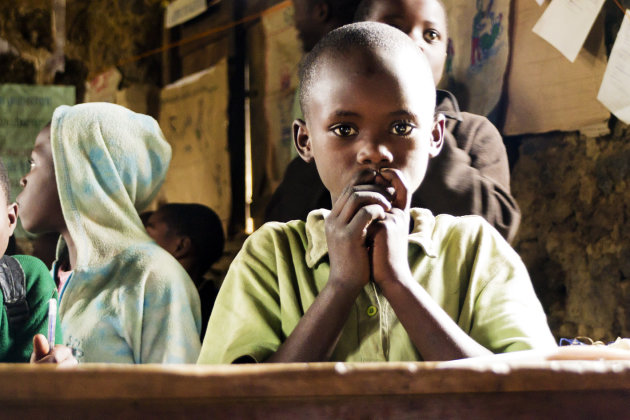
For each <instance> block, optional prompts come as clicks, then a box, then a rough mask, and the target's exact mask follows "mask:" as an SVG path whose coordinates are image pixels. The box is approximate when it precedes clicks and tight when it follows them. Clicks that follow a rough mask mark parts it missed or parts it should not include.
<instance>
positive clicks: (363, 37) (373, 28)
mask: <svg viewBox="0 0 630 420" xmlns="http://www.w3.org/2000/svg"><path fill="white" fill-rule="evenodd" d="M405 46H407V47H408V48H410V51H412V53H413V52H415V53H417V54H420V55H422V51H421V50H420V49H419V48H418V47H417V46H416V45H415V44H414V43H413V41H412V40H411V38H409V37H408V36H407V35H405V34H404V33H403V32H402V31H399V30H398V29H396V28H393V27H391V26H389V25H386V24H384V23H377V22H358V23H352V24H350V25H345V26H342V27H340V28H337V29H335V30H333V31H330V32H329V33H328V34H326V36H324V37H323V38H322V39H321V40H320V41H319V42H318V43H317V44H316V45H315V47H314V48H313V49H312V50H311V51H310V52H309V53H308V54H306V56H305V57H304V58H303V59H302V62H301V63H300V69H299V77H300V86H299V88H300V107H301V108H302V114H303V115H304V116H305V117H306V114H307V112H306V108H307V107H306V104H307V103H308V102H309V101H310V94H311V89H312V85H313V81H314V80H315V79H316V75H317V74H318V73H319V72H320V70H321V69H322V66H324V65H326V59H325V58H324V57H325V56H328V55H331V56H332V57H331V59H340V57H343V56H344V55H346V56H347V54H350V53H352V52H354V51H376V50H377V49H384V50H386V51H392V52H393V51H398V50H400V49H401V48H404V47H405Z"/></svg>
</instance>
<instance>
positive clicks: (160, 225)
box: [146, 210, 179, 255]
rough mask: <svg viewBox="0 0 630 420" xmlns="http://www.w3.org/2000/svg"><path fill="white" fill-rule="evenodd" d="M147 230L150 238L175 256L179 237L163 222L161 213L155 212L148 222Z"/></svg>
mask: <svg viewBox="0 0 630 420" xmlns="http://www.w3.org/2000/svg"><path fill="white" fill-rule="evenodd" d="M146 230H147V233H148V234H149V236H150V237H151V238H152V239H153V240H154V241H155V242H156V243H157V244H158V245H159V246H160V247H161V248H163V249H164V250H166V251H167V252H168V253H169V254H171V255H175V251H176V250H177V245H178V242H179V237H178V235H175V234H174V233H173V232H171V230H170V229H169V227H168V224H167V223H166V222H165V221H164V220H163V218H162V215H161V214H160V211H159V210H158V211H155V212H153V214H151V216H150V217H149V220H148V221H147V225H146Z"/></svg>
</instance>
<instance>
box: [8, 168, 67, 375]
mask: <svg viewBox="0 0 630 420" xmlns="http://www.w3.org/2000/svg"><path fill="white" fill-rule="evenodd" d="M9 196H10V192H9V177H8V175H7V170H6V168H5V167H4V164H3V163H2V161H0V256H2V257H1V258H0V277H2V278H0V283H2V287H0V363H8V362H28V361H29V357H30V355H31V352H32V351H33V342H32V339H33V335H35V334H38V333H41V334H46V332H47V327H48V301H49V300H50V299H51V298H55V299H56V298H57V291H56V290H55V284H54V283H53V281H52V278H51V277H50V273H49V272H48V270H47V269H46V266H45V265H44V264H43V263H42V262H41V261H40V260H38V259H37V258H34V257H30V256H28V255H15V256H13V257H9V256H8V255H4V253H5V251H6V249H7V244H8V242H9V237H10V236H11V235H12V234H13V231H14V230H15V226H16V224H17V219H18V207H17V204H15V203H11V204H9ZM5 289H6V290H7V293H6V294H5V291H4V290H5ZM16 292H17V293H16ZM7 294H13V297H11V296H7ZM55 316H56V314H55ZM56 341H57V342H61V332H60V329H57V330H56Z"/></svg>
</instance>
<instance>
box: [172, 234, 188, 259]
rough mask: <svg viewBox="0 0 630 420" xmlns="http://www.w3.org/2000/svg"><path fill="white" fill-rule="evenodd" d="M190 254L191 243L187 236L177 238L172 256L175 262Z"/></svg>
mask: <svg viewBox="0 0 630 420" xmlns="http://www.w3.org/2000/svg"><path fill="white" fill-rule="evenodd" d="M191 252H192V241H191V240H190V238H189V237H188V236H179V237H178V238H177V246H176V247H175V251H174V254H173V256H174V257H175V259H176V260H179V259H180V258H184V257H186V256H187V255H189V254H190V253H191Z"/></svg>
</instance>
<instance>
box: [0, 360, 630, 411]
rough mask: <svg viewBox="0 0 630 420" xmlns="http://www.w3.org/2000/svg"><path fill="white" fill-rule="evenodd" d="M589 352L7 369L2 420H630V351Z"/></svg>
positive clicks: (1, 368) (0, 379)
mask: <svg viewBox="0 0 630 420" xmlns="http://www.w3.org/2000/svg"><path fill="white" fill-rule="evenodd" d="M592 350H594V349H592ZM589 351H591V350H587V351H586V352H584V351H582V352H580V353H579V354H578V355H577V356H576V355H575V354H573V355H572V354H570V353H558V354H553V355H549V354H547V355H542V356H541V355H540V354H536V353H531V352H523V353H521V354H520V355H519V354H512V355H505V356H504V357H502V356H503V355H502V356H496V357H494V358H482V359H468V360H460V361H455V362H443V363H436V362H418V363H362V364H346V363H309V364H278V365H240V366H194V365H185V366H161V365H144V366H123V365H104V364H85V365H80V366H78V367H75V368H69V369H63V368H56V367H54V366H33V365H26V364H25V365H8V364H1V365H0V417H2V418H12V419H31V418H107V419H112V418H134V419H138V418H142V419H145V418H169V419H172V418H186V419H190V418H230V419H231V418H264V419H276V418H287V419H298V418H308V419H313V418H343V419H346V418H349V419H351V418H362V419H363V418H387V419H404V418H427V419H433V418H435V419H448V418H462V419H483V418H493V419H495V418H496V419H540V418H552V419H563V418H571V419H582V418H584V419H592V418H606V419H612V418H630V361H629V360H624V359H628V358H629V357H628V354H629V352H624V353H619V354H618V355H617V356H615V353H606V357H604V359H606V360H600V359H602V357H600V356H598V355H597V352H596V351H591V353H589ZM570 358H581V359H585V360H566V359H570ZM586 359H591V360H586ZM615 359H618V360H615Z"/></svg>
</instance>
